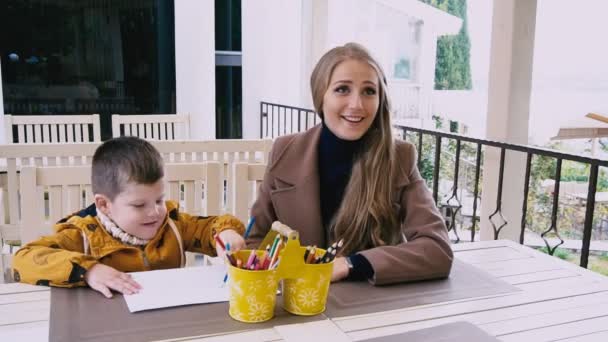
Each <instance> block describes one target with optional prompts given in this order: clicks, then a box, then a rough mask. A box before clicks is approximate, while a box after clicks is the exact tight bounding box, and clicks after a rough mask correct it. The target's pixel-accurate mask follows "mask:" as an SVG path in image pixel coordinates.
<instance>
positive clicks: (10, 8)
mask: <svg viewBox="0 0 608 342" xmlns="http://www.w3.org/2000/svg"><path fill="white" fill-rule="evenodd" d="M173 6H174V5H173V1H171V0H169V1H155V0H133V1H114V0H65V1H60V2H59V1H53V0H4V1H3V9H2V10H1V11H0V32H2V33H1V34H0V58H1V59H2V85H3V94H4V111H5V113H7V114H37V115H40V114H88V113H100V114H101V120H102V135H103V136H104V137H107V136H108V134H109V132H110V130H111V129H110V115H111V114H113V113H114V114H151V113H175V43H174V41H175V38H174V36H175V33H174V15H173V8H174V7H173Z"/></svg>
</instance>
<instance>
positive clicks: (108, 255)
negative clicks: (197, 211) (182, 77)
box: [13, 137, 245, 298]
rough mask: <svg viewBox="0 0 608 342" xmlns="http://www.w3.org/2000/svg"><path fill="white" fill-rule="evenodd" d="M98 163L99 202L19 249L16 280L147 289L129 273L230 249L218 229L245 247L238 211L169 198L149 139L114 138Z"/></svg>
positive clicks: (96, 189)
mask: <svg viewBox="0 0 608 342" xmlns="http://www.w3.org/2000/svg"><path fill="white" fill-rule="evenodd" d="M91 169H92V172H91V173H92V177H91V178H92V179H91V181H92V182H91V184H92V190H93V194H94V198H95V203H93V204H92V205H90V206H89V207H88V208H86V209H84V210H81V211H80V212H78V213H75V214H73V215H70V216H68V217H66V218H64V219H62V220H61V221H59V222H58V223H57V224H55V226H54V234H53V235H50V236H45V237H42V238H40V239H38V240H36V241H33V242H30V243H28V244H26V245H25V246H23V247H22V248H21V249H20V250H19V251H17V253H16V254H15V256H14V258H13V272H14V278H15V280H16V281H20V282H24V283H30V284H35V285H47V286H57V287H76V286H86V285H88V286H90V287H91V288H93V289H94V290H96V291H99V292H101V293H102V294H103V295H105V296H106V297H108V298H110V297H112V292H111V290H114V291H117V292H120V293H123V294H133V293H137V292H139V290H141V286H140V285H139V284H138V283H137V282H135V280H133V279H132V278H131V276H130V275H129V274H128V273H127V272H140V271H148V270H155V269H167V268H176V267H183V266H184V263H185V255H184V252H185V251H190V252H199V253H203V254H207V255H213V256H215V255H218V254H219V255H222V254H223V253H224V252H223V251H222V250H221V247H220V246H216V239H215V238H214V237H215V236H216V235H217V236H218V237H219V238H220V239H221V240H222V241H224V242H225V243H230V246H231V248H232V249H233V250H239V249H241V248H243V247H244V246H245V242H244V240H243V238H242V234H243V232H244V230H245V229H244V226H243V224H242V222H241V221H239V220H238V219H237V218H236V217H234V216H231V215H221V216H192V215H189V214H187V213H182V212H180V211H179V208H178V204H177V203H176V202H174V201H165V199H164V181H163V177H164V168H163V160H162V157H161V155H160V153H159V152H158V151H157V150H156V149H155V148H154V146H152V145H151V144H150V143H148V142H147V141H145V140H142V139H139V138H136V137H120V138H115V139H112V140H108V141H106V142H105V143H103V144H102V145H100V146H99V147H98V148H97V150H96V151H95V154H94V156H93V162H92V167H91Z"/></svg>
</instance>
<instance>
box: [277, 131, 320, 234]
mask: <svg viewBox="0 0 608 342" xmlns="http://www.w3.org/2000/svg"><path fill="white" fill-rule="evenodd" d="M320 133H321V126H320V125H318V126H316V127H313V128H312V129H310V130H308V131H306V132H305V133H303V134H301V135H297V136H296V137H295V138H294V139H293V140H292V141H291V142H290V143H289V145H288V146H286V148H285V149H283V151H282V154H281V155H279V156H278V157H277V158H276V159H275V160H276V161H275V163H274V164H273V165H271V168H270V171H269V172H270V173H271V174H272V176H274V179H275V182H276V184H274V188H275V190H273V191H271V193H270V197H271V200H272V203H273V206H274V209H275V213H276V216H277V218H278V219H279V221H281V222H283V223H285V224H287V225H288V226H290V227H291V228H293V229H295V230H297V231H298V232H299V233H300V242H301V244H302V245H319V246H325V230H324V228H323V224H322V220H321V208H320V198H319V196H320V195H319V172H318V145H319V138H320ZM294 205H295V206H296V207H295V208H294Z"/></svg>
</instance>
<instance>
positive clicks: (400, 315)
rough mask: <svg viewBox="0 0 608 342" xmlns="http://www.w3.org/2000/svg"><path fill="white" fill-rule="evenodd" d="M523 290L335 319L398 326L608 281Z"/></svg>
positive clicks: (595, 287) (594, 289) (596, 288)
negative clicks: (497, 295)
mask: <svg viewBox="0 0 608 342" xmlns="http://www.w3.org/2000/svg"><path fill="white" fill-rule="evenodd" d="M518 287H519V288H522V290H524V291H522V292H517V293H513V294H510V295H505V296H499V297H491V298H473V299H471V298H469V299H466V300H460V301H454V302H447V303H438V304H436V305H428V306H420V307H415V308H409V309H403V310H393V311H390V312H382V313H376V314H370V315H361V316H356V317H351V318H338V319H336V320H335V321H336V322H338V323H337V324H338V325H339V326H340V327H341V328H342V329H343V330H344V331H354V330H361V329H371V328H374V327H379V326H388V325H397V324H403V323H407V322H410V323H411V322H414V321H422V320H431V319H436V318H439V317H447V316H458V315H464V314H470V313H473V312H485V311H488V310H493V309H498V308H503V307H512V306H517V305H523V304H530V303H536V302H542V301H549V300H555V299H560V298H565V297H572V296H580V295H587V294H592V293H601V292H604V293H605V292H608V284H598V283H597V282H595V281H593V280H589V279H586V278H580V279H571V278H567V279H558V280H556V281H551V282H549V283H547V284H541V283H531V284H524V285H519V286H518Z"/></svg>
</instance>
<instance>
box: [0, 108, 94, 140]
mask: <svg viewBox="0 0 608 342" xmlns="http://www.w3.org/2000/svg"><path fill="white" fill-rule="evenodd" d="M14 126H17V136H16V138H17V142H18V143H22V144H23V143H28V144H31V143H53V142H55V143H66V142H67V143H82V142H91V141H101V133H100V126H99V115H98V114H86V115H4V128H5V137H6V141H7V143H9V144H11V143H13V141H14V140H15V136H14V135H13V127H14ZM89 129H91V131H90V132H89Z"/></svg>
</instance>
